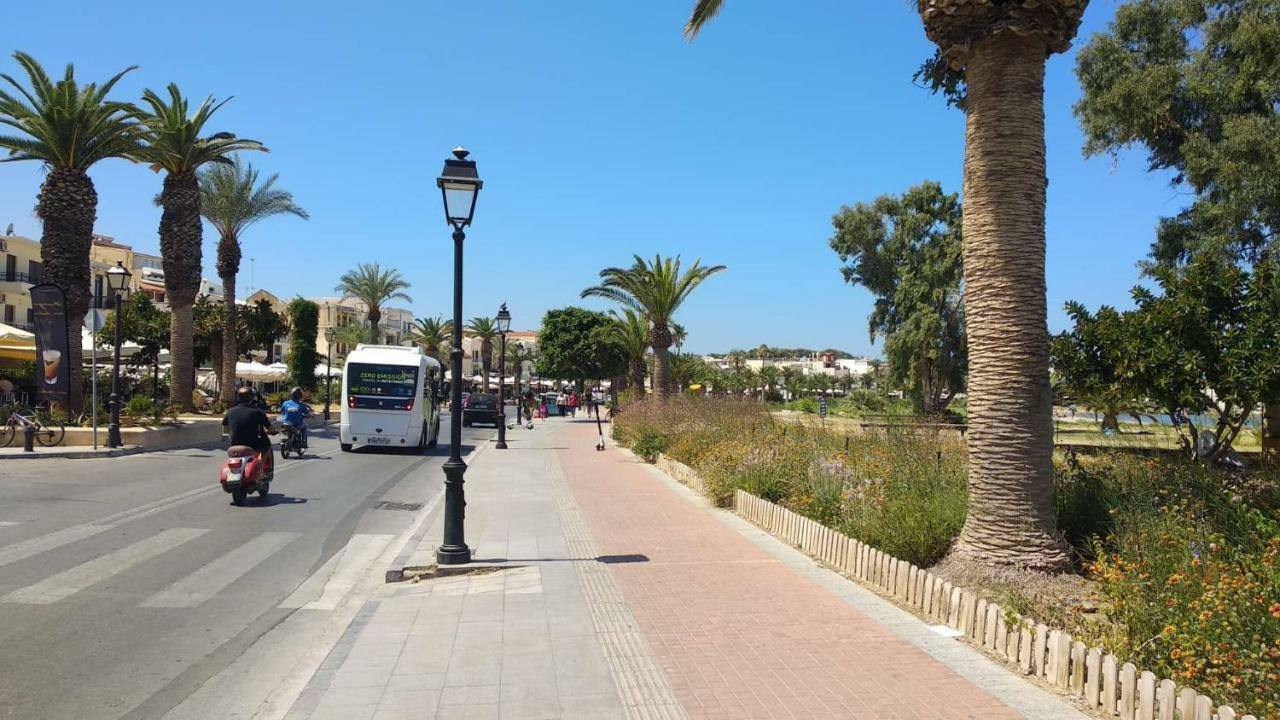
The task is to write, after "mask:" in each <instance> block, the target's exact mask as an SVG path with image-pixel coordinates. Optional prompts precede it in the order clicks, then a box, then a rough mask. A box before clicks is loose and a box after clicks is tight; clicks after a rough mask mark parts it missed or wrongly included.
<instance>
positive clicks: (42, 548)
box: [0, 448, 338, 567]
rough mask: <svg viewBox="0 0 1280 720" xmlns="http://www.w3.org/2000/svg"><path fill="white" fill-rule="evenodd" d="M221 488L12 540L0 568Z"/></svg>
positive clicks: (1, 554) (211, 486) (214, 486)
mask: <svg viewBox="0 0 1280 720" xmlns="http://www.w3.org/2000/svg"><path fill="white" fill-rule="evenodd" d="M336 452H338V448H334V449H332V450H328V451H325V452H323V453H320V454H319V455H310V456H308V457H328V456H329V455H333V454H334V453H336ZM299 462H300V461H298V460H294V461H291V462H289V463H288V464H287V465H284V466H283V467H281V468H279V469H278V470H276V474H277V475H279V474H280V473H284V472H288V471H289V470H292V469H293V468H295V467H298V466H299ZM221 490H222V486H221V485H219V484H217V483H211V484H209V485H204V486H201V487H198V488H196V489H194V490H188V491H186V492H184V493H179V494H177V495H174V496H173V497H168V498H164V499H162V500H154V501H152V502H149V503H146V504H144V505H139V506H137V507H134V508H129V509H128V510H122V511H120V512H118V513H115V514H113V515H108V516H106V517H104V518H100V519H98V520H95V521H93V522H90V523H85V524H83V525H72V526H70V527H66V528H63V529H61V530H56V531H54V532H51V533H48V534H47V535H40V536H38V537H33V538H31V539H29V540H23V541H22V542H19V543H14V544H13V545H10V546H8V547H5V548H0V567H4V566H5V565H9V564H11V563H15V562H20V561H22V560H26V559H27V558H29V557H33V556H35V555H39V554H40V553H43V552H48V551H49V550H55V549H57V548H60V547H62V546H63V545H70V544H71V543H73V542H77V541H79V540H83V539H85V538H88V537H93V536H94V535H97V534H98V533H102V532H106V531H107V530H110V529H112V528H116V527H119V526H121V525H124V524H125V523H127V522H132V521H134V520H141V519H142V518H144V517H149V516H151V515H155V514H156V513H160V512H164V511H165V510H168V509H170V508H172V507H174V506H177V505H181V504H183V503H185V502H189V501H191V500H194V499H196V498H197V497H201V496H203V495H207V494H210V493H213V492H216V491H221Z"/></svg>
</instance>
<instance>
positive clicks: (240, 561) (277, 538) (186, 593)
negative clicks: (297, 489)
mask: <svg viewBox="0 0 1280 720" xmlns="http://www.w3.org/2000/svg"><path fill="white" fill-rule="evenodd" d="M299 535H300V533H295V532H265V533H262V534H261V535H259V536H257V537H256V538H254V539H253V540H250V541H249V542H247V543H245V544H243V545H241V546H239V547H237V548H235V549H234V550H232V551H231V552H229V553H227V554H225V555H223V556H222V557H220V558H218V559H217V560H214V561H213V562H211V563H209V564H208V565H205V566H204V567H202V568H200V569H199V570H197V571H195V572H193V573H191V574H190V575H188V576H186V577H185V578H183V579H181V580H179V581H178V582H176V583H174V584H172V585H170V586H169V587H167V588H165V589H164V590H162V591H160V592H158V593H156V594H155V595H152V596H151V597H150V598H147V600H146V601H145V602H143V603H142V604H141V605H139V607H152V608H191V607H196V606H197V605H199V604H201V603H203V602H205V601H206V600H208V599H209V598H211V597H213V596H214V595H217V594H218V593H219V592H221V591H222V590H223V589H224V588H226V587H227V586H228V585H230V584H231V583H233V582H235V581H236V580H239V579H240V577H241V576H243V575H244V574H245V573H247V572H249V571H250V570H252V569H254V568H255V567H257V566H258V565H260V564H261V563H263V562H265V561H266V560H267V559H268V558H270V557H271V556H272V555H275V554H276V553H277V552H279V551H280V550H282V549H284V547H285V546H286V545H288V544H289V543H291V542H293V541H294V540H296V539H297V538H298V536H299Z"/></svg>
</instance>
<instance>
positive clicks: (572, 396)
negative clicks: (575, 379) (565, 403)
mask: <svg viewBox="0 0 1280 720" xmlns="http://www.w3.org/2000/svg"><path fill="white" fill-rule="evenodd" d="M569 414H570V415H572V416H573V417H578V391H577V390H570V391H569Z"/></svg>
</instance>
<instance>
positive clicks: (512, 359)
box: [507, 342, 535, 400]
mask: <svg viewBox="0 0 1280 720" xmlns="http://www.w3.org/2000/svg"><path fill="white" fill-rule="evenodd" d="M534 358H535V354H534V352H533V348H531V347H529V346H527V345H525V344H524V343H522V342H514V343H511V344H510V345H507V367H509V368H511V369H512V373H511V374H512V375H513V376H514V377H515V381H516V382H515V394H516V395H517V400H518V399H519V397H518V396H519V395H520V384H521V378H523V377H524V364H525V363H526V362H533V360H534Z"/></svg>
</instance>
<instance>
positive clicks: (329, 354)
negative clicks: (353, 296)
mask: <svg viewBox="0 0 1280 720" xmlns="http://www.w3.org/2000/svg"><path fill="white" fill-rule="evenodd" d="M324 356H325V361H326V363H328V365H327V367H325V369H324V421H325V422H326V423H327V422H329V404H330V401H331V399H330V397H329V396H330V394H332V393H333V326H332V325H330V326H329V327H327V328H325V329H324Z"/></svg>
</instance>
